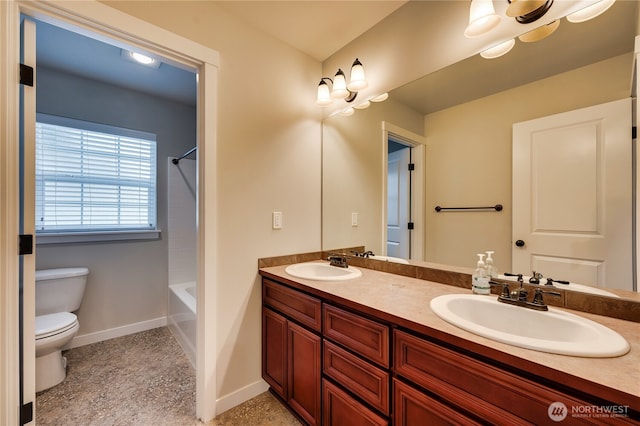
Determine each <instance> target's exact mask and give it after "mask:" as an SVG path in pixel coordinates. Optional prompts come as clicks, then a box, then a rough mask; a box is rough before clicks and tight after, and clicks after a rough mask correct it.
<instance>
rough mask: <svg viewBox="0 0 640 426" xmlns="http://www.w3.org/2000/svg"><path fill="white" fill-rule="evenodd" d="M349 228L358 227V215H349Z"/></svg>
mask: <svg viewBox="0 0 640 426" xmlns="http://www.w3.org/2000/svg"><path fill="white" fill-rule="evenodd" d="M351 226H358V213H351Z"/></svg>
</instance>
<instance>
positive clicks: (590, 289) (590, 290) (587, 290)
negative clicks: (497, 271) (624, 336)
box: [498, 275, 620, 297]
mask: <svg viewBox="0 0 640 426" xmlns="http://www.w3.org/2000/svg"><path fill="white" fill-rule="evenodd" d="M498 278H500V279H502V280H508V281H517V280H518V278H517V277H512V276H508V275H498ZM529 278H531V277H528V276H524V275H523V276H522V279H523V280H524V282H525V283H528V282H529ZM546 282H547V279H546V278H542V279H541V280H540V285H541V286H542V287H544V288H546V289H549V287H555V288H560V289H563V290H573V291H581V292H583V293H589V294H595V295H598V296H608V297H620V296H618V295H617V294H614V293H611V292H610V291H607V290H603V289H601V288H598V287H592V286H589V285H584V284H577V283H569V284H557V283H556V284H554V285H553V286H548V285H544V284H545V283H546Z"/></svg>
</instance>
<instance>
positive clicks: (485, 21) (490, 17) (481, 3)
mask: <svg viewBox="0 0 640 426" xmlns="http://www.w3.org/2000/svg"><path fill="white" fill-rule="evenodd" d="M499 23H500V16H499V15H496V11H495V9H494V8H493V1H492V0H471V7H470V9H469V25H468V26H467V28H466V29H465V30H464V35H465V37H468V38H473V37H479V36H481V35H483V34H486V33H488V32H489V31H491V30H492V29H494V28H495V27H496V26H497V25H498V24H499Z"/></svg>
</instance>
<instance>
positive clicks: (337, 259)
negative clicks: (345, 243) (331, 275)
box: [327, 254, 349, 268]
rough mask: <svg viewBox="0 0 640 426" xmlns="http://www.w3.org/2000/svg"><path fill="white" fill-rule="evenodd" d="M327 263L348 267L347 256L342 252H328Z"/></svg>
mask: <svg viewBox="0 0 640 426" xmlns="http://www.w3.org/2000/svg"><path fill="white" fill-rule="evenodd" d="M327 260H328V261H329V265H331V266H337V267H338V268H348V267H349V265H348V264H347V256H345V255H343V254H330V255H329V257H328V258H327Z"/></svg>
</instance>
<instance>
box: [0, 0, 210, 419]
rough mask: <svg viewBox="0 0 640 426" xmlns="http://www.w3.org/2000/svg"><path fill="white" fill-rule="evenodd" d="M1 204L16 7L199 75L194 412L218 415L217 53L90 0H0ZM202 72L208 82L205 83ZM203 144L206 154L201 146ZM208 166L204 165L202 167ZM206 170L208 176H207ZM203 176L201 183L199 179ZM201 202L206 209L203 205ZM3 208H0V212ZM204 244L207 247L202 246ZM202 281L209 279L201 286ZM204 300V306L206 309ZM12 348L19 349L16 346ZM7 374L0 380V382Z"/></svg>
mask: <svg viewBox="0 0 640 426" xmlns="http://www.w3.org/2000/svg"><path fill="white" fill-rule="evenodd" d="M0 4H1V5H0V13H1V14H2V15H1V16H0V23H1V24H2V25H1V26H0V33H1V34H0V35H1V37H0V39H1V40H0V43H1V44H0V47H1V48H2V50H1V51H0V59H2V61H0V62H1V64H0V77H2V78H1V79H0V85H1V86H0V88H2V92H1V93H0V102H1V103H0V106H1V107H0V119H1V121H0V129H1V130H0V132H1V133H0V135H2V140H1V142H2V144H1V145H0V154H2V155H1V156H0V176H1V177H2V182H1V183H2V185H3V186H2V187H1V188H0V203H1V204H2V205H8V206H17V200H18V198H17V197H18V177H19V169H18V162H17V158H18V157H17V146H15V141H17V140H18V137H17V136H18V130H19V129H18V127H19V123H18V118H17V111H18V106H19V97H18V69H19V67H18V63H19V54H18V50H17V48H18V46H19V43H20V37H19V32H18V30H19V28H18V23H19V19H20V13H24V14H25V15H28V16H33V17H35V18H37V19H40V20H42V21H45V22H50V23H51V22H52V21H53V23H54V24H56V25H60V26H62V27H63V28H67V29H70V30H72V31H75V32H78V33H80V34H83V35H86V36H90V37H93V38H97V39H108V40H109V41H110V42H111V43H112V44H113V42H114V41H115V42H117V43H119V45H120V47H127V46H128V47H129V48H133V47H135V48H137V49H138V50H143V51H149V52H150V53H153V54H154V55H156V56H161V57H163V58H165V59H168V60H170V61H173V62H174V63H172V65H176V66H181V67H183V68H185V69H191V70H197V71H198V73H199V85H198V90H199V96H198V105H197V110H198V145H199V148H200V155H198V169H199V182H200V185H198V205H199V209H198V216H199V217H198V248H199V254H198V257H199V260H198V263H199V266H198V279H197V282H198V309H199V310H200V312H203V313H204V314H203V315H198V325H197V328H198V359H199V360H200V362H197V364H198V365H197V368H196V383H197V390H196V406H197V407H196V416H197V417H198V418H199V419H201V420H203V421H205V422H206V421H208V420H211V419H212V418H213V417H214V416H215V413H216V400H217V389H216V384H217V377H216V368H215V367H216V359H217V348H216V321H215V319H216V314H217V306H216V298H215V294H216V288H217V285H218V284H217V275H216V270H217V257H216V253H217V249H216V239H215V236H216V235H217V211H216V207H217V203H216V198H215V197H216V194H217V192H216V185H217V179H216V173H215V172H216V170H215V166H216V155H215V153H216V141H217V140H216V129H217V99H216V97H217V93H218V91H217V84H218V83H217V72H218V66H219V63H220V57H219V54H218V52H216V51H215V50H213V49H210V48H208V47H206V46H204V45H201V44H199V43H196V42H194V41H191V40H189V39H186V38H184V37H181V36H178V35H176V34H174V33H171V32H169V31H167V30H165V29H163V28H160V27H157V26H155V25H152V24H150V23H148V22H145V21H143V20H141V19H137V18H135V17H132V16H130V15H127V14H125V13H123V12H120V11H118V10H116V9H113V8H111V7H109V6H106V5H104V4H101V3H99V2H97V1H95V0H91V1H77V2H58V1H20V0H9V1H1V2H0ZM205 76H206V82H205ZM205 146H206V147H207V149H206V154H205V150H204V147H205ZM205 165H206V166H205ZM205 168H206V169H207V171H206V176H207V179H206V181H205V180H204V179H203V178H204V176H205ZM205 182H206V185H205ZM205 205H206V206H207V207H208V208H207V209H206V215H205V208H204V206H205ZM4 213H5V212H3V214H4ZM2 219H3V220H2V221H0V237H2V238H0V271H1V272H0V273H1V274H2V275H1V277H2V279H3V280H2V282H17V279H18V278H17V277H18V262H17V258H18V257H17V244H16V243H15V239H14V238H15V236H16V235H17V230H18V227H17V224H18V219H19V218H18V213H17V211H14V210H11V211H7V212H6V218H5V217H3V218H2ZM205 249H206V252H205ZM204 283H207V285H206V286H205V285H204ZM17 300H18V299H17V286H2V291H0V302H1V305H0V311H1V312H2V313H1V314H0V315H2V319H3V323H2V327H3V329H2V330H0V331H2V333H0V334H1V336H2V337H0V339H2V340H1V341H2V344H3V347H10V348H16V347H17V343H16V342H17V332H18V313H17V308H18V307H17ZM205 305H206V306H207V309H204V307H205ZM16 352H17V351H16ZM1 362H2V365H1V366H0V374H1V375H2V376H1V377H0V379H2V380H0V382H1V384H0V386H1V387H0V399H1V402H0V408H1V410H0V413H2V414H0V416H2V417H1V418H0V424H18V422H19V411H18V410H19V407H18V405H19V399H18V396H17V394H18V392H17V389H18V381H17V380H18V379H17V372H18V371H19V370H18V369H19V362H18V354H17V353H15V354H13V353H8V354H4V355H3V357H2V361H1ZM5 379H6V380H5Z"/></svg>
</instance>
